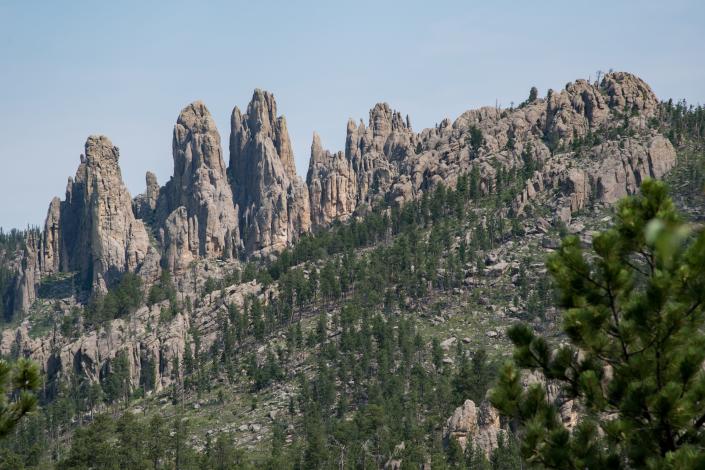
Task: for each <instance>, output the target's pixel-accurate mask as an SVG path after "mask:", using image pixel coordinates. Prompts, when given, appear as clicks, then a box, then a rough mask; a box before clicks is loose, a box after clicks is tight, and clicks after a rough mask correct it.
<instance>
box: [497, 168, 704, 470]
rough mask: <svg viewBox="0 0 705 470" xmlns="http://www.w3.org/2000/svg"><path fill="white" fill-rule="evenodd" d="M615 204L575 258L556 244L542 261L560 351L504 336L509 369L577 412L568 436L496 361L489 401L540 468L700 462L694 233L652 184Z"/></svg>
mask: <svg viewBox="0 0 705 470" xmlns="http://www.w3.org/2000/svg"><path fill="white" fill-rule="evenodd" d="M641 193H642V194H641V196H638V197H631V198H628V199H625V200H623V201H622V202H621V203H620V204H619V206H618V209H617V213H616V220H617V221H616V224H615V226H614V227H613V228H611V229H609V230H607V231H604V232H602V233H600V234H599V235H597V236H595V237H594V239H593V250H594V253H593V254H591V255H590V256H586V255H585V254H584V253H583V251H582V249H581V247H580V242H579V240H578V239H577V238H576V237H573V236H571V237H567V238H566V239H565V240H564V241H563V245H562V247H561V249H560V250H559V251H558V252H557V253H556V254H555V255H553V256H552V257H551V258H550V259H549V262H548V267H549V271H550V272H551V274H552V277H553V279H554V281H555V284H556V285H557V287H558V289H559V291H560V305H561V307H563V308H564V309H565V314H564V320H563V329H564V331H565V333H566V335H567V337H568V338H569V340H570V344H568V345H565V346H562V347H560V348H558V349H557V350H554V351H552V350H551V347H550V346H549V344H548V342H547V341H546V340H545V339H543V338H541V337H539V336H536V335H535V334H534V333H533V332H532V331H531V329H529V328H528V327H527V326H516V327H513V328H511V329H510V330H509V337H510V338H511V340H512V342H513V343H514V345H515V352H514V360H515V363H516V366H519V367H522V368H529V369H533V370H538V371H540V372H542V373H543V375H544V376H545V377H546V378H547V379H548V380H552V381H555V382H557V383H558V384H560V385H561V387H562V392H563V395H564V397H565V398H566V399H577V400H578V402H579V403H580V404H581V405H582V406H584V408H585V412H584V413H583V414H582V418H581V421H580V423H579V424H578V425H577V427H576V428H575V429H574V430H573V431H572V433H571V432H569V431H568V430H567V429H566V428H565V427H564V425H563V424H562V421H561V420H560V417H559V415H558V410H557V407H556V405H555V404H554V403H551V402H549V401H548V399H547V397H546V394H545V392H544V387H543V386H540V385H533V386H531V387H529V388H528V389H527V390H524V389H523V388H522V387H521V383H520V378H519V372H518V370H517V368H516V366H515V365H512V364H507V365H506V366H505V367H504V368H503V369H502V371H501V373H500V378H499V384H498V386H497V388H495V389H494V390H493V392H492V402H493V404H494V405H495V406H496V407H497V408H498V409H500V411H501V412H503V413H504V414H505V415H508V416H510V417H511V418H513V419H514V420H515V423H518V424H521V425H522V427H521V435H522V437H523V445H522V452H523V455H524V457H525V458H526V459H527V460H528V461H529V462H532V463H538V464H542V465H543V466H545V467H548V468H565V469H568V468H570V469H573V468H587V469H592V468H604V467H608V468H695V467H698V468H702V466H703V465H705V453H703V452H702V449H703V445H705V431H703V425H704V424H705V369H703V363H704V362H705V333H704V329H705V307H704V305H705V231H703V230H702V229H697V230H696V229H694V228H693V227H692V226H690V225H688V224H686V223H684V222H683V221H682V220H681V218H680V217H679V215H678V214H677V212H676V211H675V209H674V207H673V203H672V201H671V200H670V199H669V197H668V196H667V192H666V187H665V185H664V184H663V183H659V182H654V181H646V182H644V184H643V185H642V187H641Z"/></svg>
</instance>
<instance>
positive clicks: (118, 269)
mask: <svg viewBox="0 0 705 470" xmlns="http://www.w3.org/2000/svg"><path fill="white" fill-rule="evenodd" d="M118 160H119V151H118V148H117V147H115V146H113V144H112V142H110V140H109V139H108V138H107V137H105V136H91V137H89V138H88V140H87V141H86V145H85V155H81V164H80V165H79V167H78V170H77V171H76V176H75V178H73V179H69V183H68V186H67V188H66V199H65V200H64V201H59V200H58V198H56V199H54V200H52V202H51V204H50V206H49V211H48V214H47V219H46V223H45V227H44V232H43V234H42V239H41V242H40V243H38V244H37V245H38V249H37V253H36V258H37V261H36V264H37V266H38V272H39V273H40V274H41V276H43V275H48V274H53V273H56V272H59V271H65V272H69V271H77V272H78V273H79V275H80V279H81V280H82V281H83V285H84V286H85V287H90V288H91V289H92V290H94V291H98V292H105V291H106V290H107V288H108V286H109V285H111V284H112V283H114V282H115V281H116V280H117V279H119V277H120V276H121V274H122V273H124V272H126V271H132V272H135V271H138V269H139V267H140V266H141V265H142V263H143V262H144V260H145V258H146V257H147V254H148V252H149V250H150V246H149V239H148V237H147V232H146V230H145V227H144V224H143V223H142V221H140V220H138V219H136V218H135V216H134V214H133V211H132V198H131V197H130V193H129V192H128V191H127V188H126V187H125V185H124V183H123V181H122V175H121V172H120V166H119V164H118Z"/></svg>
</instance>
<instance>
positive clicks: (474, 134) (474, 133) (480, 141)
mask: <svg viewBox="0 0 705 470" xmlns="http://www.w3.org/2000/svg"><path fill="white" fill-rule="evenodd" d="M467 142H468V145H469V146H470V149H471V150H472V152H473V154H474V155H477V154H478V152H479V151H480V148H481V147H482V146H483V145H484V144H485V137H484V136H483V135H482V130H480V128H479V127H477V126H475V125H473V126H471V127H470V134H469V135H468V138H467Z"/></svg>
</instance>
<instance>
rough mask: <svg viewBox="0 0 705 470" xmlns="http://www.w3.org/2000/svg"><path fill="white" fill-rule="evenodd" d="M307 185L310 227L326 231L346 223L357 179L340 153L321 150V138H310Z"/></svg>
mask: <svg viewBox="0 0 705 470" xmlns="http://www.w3.org/2000/svg"><path fill="white" fill-rule="evenodd" d="M306 184H307V185H308V193H309V196H310V198H311V224H312V226H313V227H325V226H327V225H328V224H330V223H331V222H332V221H334V220H341V221H345V220H347V219H348V218H350V216H351V215H352V214H353V213H354V212H355V209H356V208H357V175H356V173H355V170H354V169H353V166H352V162H351V161H350V160H349V159H347V158H345V155H344V154H343V152H336V153H335V154H331V153H330V152H329V151H327V150H323V147H322V146H321V138H320V137H319V136H318V134H317V133H314V134H313V143H312V144H311V160H310V161H309V167H308V174H307V175H306Z"/></svg>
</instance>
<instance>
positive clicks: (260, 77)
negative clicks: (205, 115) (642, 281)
mask: <svg viewBox="0 0 705 470" xmlns="http://www.w3.org/2000/svg"><path fill="white" fill-rule="evenodd" d="M571 4H573V5H575V6H570V5H571ZM703 19H705V2H702V1H699V0H692V1H682V0H671V1H669V2H662V1H650V0H647V1H617V0H612V1H601V0H594V1H591V2H589V3H588V2H580V3H578V2H565V1H553V2H550V1H532V2H523V1H522V2H519V1H516V2H507V1H492V2H489V1H486V2H479V1H471V0H464V1H443V0H434V1H428V0H425V1H416V0H406V1H385V0H376V1H367V0H354V1H345V2H342V1H334V0H328V1H319V2H311V1H291V0H289V1H276V0H267V1H249V2H243V1H222V2H217V1H202V2H194V1H192V0H191V1H188V2H179V1H168V2H167V1H161V2H160V1H135V2H130V1H111V2H96V1H78V0H75V1H65V2H57V1H55V0H50V1H39V0H16V1H15V0H0V105H1V107H2V109H1V110H0V227H4V228H5V230H7V229H9V228H12V227H18V228H24V227H27V226H28V225H43V223H44V218H45V216H46V210H47V208H48V205H49V202H50V200H51V198H52V197H54V196H60V197H61V198H62V199H63V197H64V192H65V188H66V182H67V178H68V177H69V176H73V175H74V174H75V172H76V168H77V166H78V164H79V156H80V154H81V153H82V152H83V145H84V143H85V140H86V138H87V137H88V136H89V135H91V134H104V135H107V136H108V137H110V139H111V140H112V141H113V144H114V145H116V146H118V147H120V165H121V168H122V175H123V179H124V180H125V183H126V184H127V186H128V188H129V190H130V192H131V194H132V195H133V196H135V195H137V194H139V193H140V192H142V191H144V187H145V181H144V175H145V172H146V171H147V170H150V171H153V172H155V173H156V174H157V177H158V179H159V183H160V184H162V185H163V184H164V183H166V181H167V180H168V179H169V177H170V176H171V174H172V170H173V160H172V156H171V138H172V131H173V126H174V123H175V122H176V118H177V116H178V114H179V111H180V110H181V109H182V108H183V107H184V106H186V105H187V104H188V103H190V102H192V101H194V100H202V101H203V102H205V103H206V105H207V106H208V108H209V109H210V111H211V113H212V114H213V116H214V118H215V120H216V123H217V125H218V130H219V132H220V135H221V139H222V143H223V144H224V147H223V150H224V153H223V155H224V158H225V160H226V163H227V160H228V151H227V142H228V138H229V120H230V113H231V111H232V109H233V107H234V106H235V105H237V106H239V107H240V108H241V109H245V108H246V107H247V103H248V102H249V100H250V98H251V96H252V92H253V90H254V89H255V88H263V89H266V90H269V91H271V92H273V93H274V95H275V97H276V100H277V105H278V112H279V113H280V114H283V115H285V116H286V118H287V124H288V127H289V132H290V135H291V139H292V142H293V146H294V153H295V157H296V165H297V169H298V172H299V174H300V175H301V176H302V177H304V178H305V175H306V171H307V168H308V160H309V155H310V146H311V139H312V134H313V132H314V131H317V132H318V133H319V134H320V135H321V139H322V141H323V145H324V147H326V148H329V149H331V150H332V151H335V150H340V149H342V148H343V146H344V143H345V129H346V122H347V120H348V118H354V119H356V120H357V119H364V120H365V122H366V121H367V118H368V115H369V109H370V108H372V106H374V104H375V103H377V102H380V101H386V102H388V103H389V104H390V105H391V106H392V107H393V108H395V109H397V110H398V111H400V112H401V113H402V114H404V115H406V114H408V115H409V116H410V118H411V122H412V126H413V128H414V129H415V130H416V131H419V130H421V129H422V128H425V127H432V126H434V125H435V124H436V123H438V122H440V121H441V120H442V119H443V118H445V117H450V118H451V119H455V118H456V117H457V116H459V115H460V114H461V113H462V112H463V111H465V110H467V109H471V108H477V107H480V106H485V105H491V106H494V105H496V104H499V105H501V106H509V104H510V103H511V102H514V103H519V102H521V101H522V100H524V99H525V98H526V96H527V95H528V91H529V89H530V87H531V86H537V87H538V89H539V92H540V94H541V95H542V96H543V95H545V92H546V90H547V89H548V88H553V89H561V88H563V87H564V86H565V84H566V83H568V82H570V81H573V80H575V79H578V78H590V77H591V78H593V79H594V78H595V74H596V71H597V70H603V71H606V70H609V69H614V70H624V71H629V72H632V73H635V74H637V75H639V76H640V77H641V78H643V79H644V80H646V81H647V82H648V83H649V84H650V85H651V87H652V88H653V90H654V91H655V92H656V94H657V95H658V96H659V97H660V98H662V99H666V98H674V99H680V98H685V99H687V100H688V102H691V103H703V104H705V60H703V59H705V22H703Z"/></svg>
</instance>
